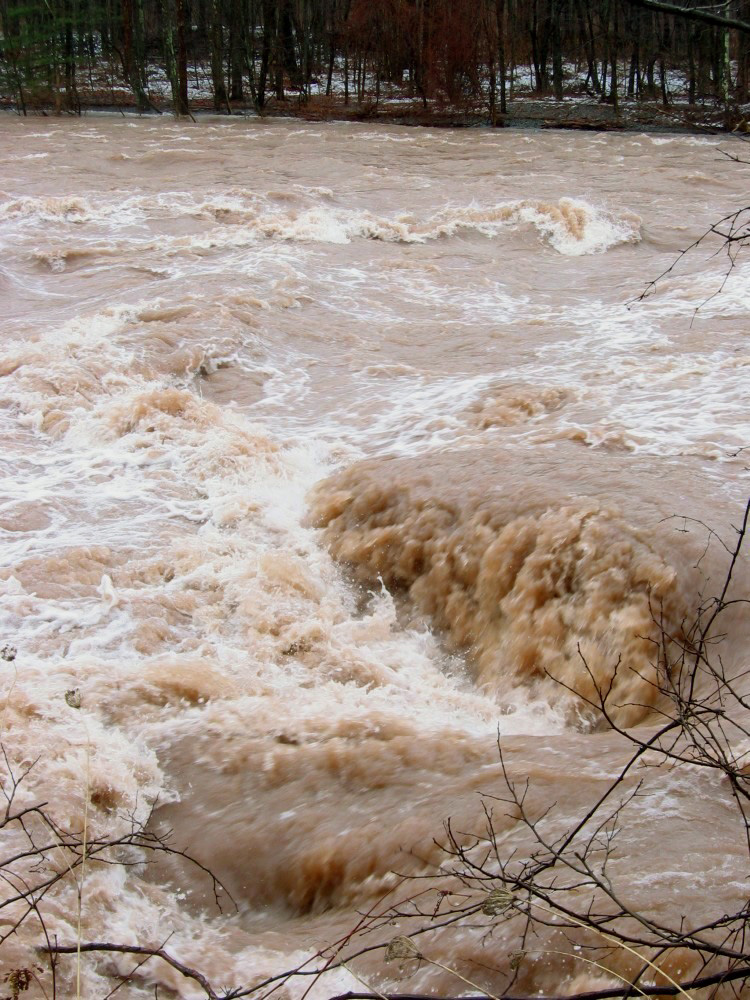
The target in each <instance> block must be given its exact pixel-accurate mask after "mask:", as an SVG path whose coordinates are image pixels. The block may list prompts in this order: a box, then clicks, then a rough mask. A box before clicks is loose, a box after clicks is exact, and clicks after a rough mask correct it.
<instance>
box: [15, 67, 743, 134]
mask: <svg viewBox="0 0 750 1000" xmlns="http://www.w3.org/2000/svg"><path fill="white" fill-rule="evenodd" d="M149 99H150V101H151V104H152V109H153V110H152V111H150V112H147V113H148V114H153V115H159V114H167V115H169V114H171V113H172V103H171V99H170V97H169V96H168V94H167V93H166V92H165V91H164V88H163V86H162V88H161V90H157V89H153V88H152V89H151V90H150V93H149ZM78 101H79V106H78V109H76V110H75V111H71V110H67V111H66V110H64V109H58V108H56V107H55V105H54V103H53V102H52V101H51V100H49V101H45V100H39V101H38V103H37V105H36V106H33V107H32V106H29V107H27V114H28V115H34V116H43V117H46V116H49V115H55V114H66V113H67V114H75V113H79V112H80V113H81V114H86V113H102V112H110V113H121V114H138V110H137V108H136V106H135V104H134V103H133V99H132V93H131V92H130V91H129V90H128V89H126V88H124V87H122V86H114V85H112V84H110V85H109V86H107V87H106V88H105V87H97V86H95V87H89V88H83V87H82V88H80V89H79V91H78ZM189 103H190V112H191V114H192V115H193V116H202V115H205V114H216V113H217V112H216V109H215V107H214V102H213V99H212V97H211V95H210V92H209V90H208V89H207V88H206V86H205V82H204V81H201V80H200V78H198V77H196V78H195V83H194V84H193V86H192V87H191V95H190V102H189ZM0 108H3V109H5V110H7V111H11V112H13V111H16V110H17V108H16V106H15V105H14V104H13V102H12V101H11V100H10V99H9V98H7V97H6V98H0ZM224 113H225V114H227V115H230V114H231V115H233V116H240V117H253V118H255V117H263V118H296V119H299V120H301V121H308V122H324V121H353V122H377V123H380V124H384V125H404V126H421V127H431V128H481V127H488V126H491V125H493V124H494V126H495V127H497V128H531V129H534V128H553V129H565V130H581V131H602V132H609V131H622V132H630V131H636V132H643V131H645V132H651V131H659V132H674V133H685V132H687V133H699V134H708V135H715V134H720V133H723V132H732V131H737V132H744V131H745V130H746V128H747V124H746V121H747V118H748V116H750V104H748V105H737V104H731V105H729V106H727V107H722V106H719V105H717V104H715V103H714V102H712V101H708V102H704V103H696V104H692V105H691V104H689V103H688V101H687V99H686V98H683V97H681V96H677V95H676V96H674V97H673V99H672V100H671V101H670V103H669V104H667V105H664V104H663V103H662V102H661V101H643V100H633V99H630V100H628V99H623V100H621V101H620V102H619V106H618V107H617V109H615V108H614V106H613V105H612V104H611V103H609V102H605V101H602V100H601V99H599V98H598V97H597V96H596V95H589V94H585V93H581V94H569V95H566V96H565V98H564V99H563V100H562V101H557V100H555V99H554V98H553V97H544V96H541V97H540V96H538V95H536V94H534V93H532V92H530V91H529V92H526V91H522V92H521V93H520V94H519V95H518V96H515V97H514V98H513V99H512V100H510V101H508V107H507V113H506V114H497V115H496V116H495V119H494V122H493V120H492V116H491V115H490V113H489V111H488V108H487V106H486V103H480V102H475V103H471V102H466V103H463V104H461V105H450V104H446V103H443V102H438V101H429V102H427V104H425V103H424V102H423V101H422V100H421V99H420V98H418V97H415V96H412V95H409V94H398V95H395V96H394V94H393V93H391V94H389V95H387V96H384V97H380V98H376V97H374V96H370V97H366V98H365V100H363V101H356V100H349V101H346V100H345V99H344V96H343V94H338V93H336V94H333V95H331V96H325V95H324V94H315V93H313V94H312V95H309V96H307V97H306V98H304V99H303V98H302V97H301V96H300V95H299V94H297V93H294V92H293V91H292V92H290V93H288V95H287V96H286V97H285V98H284V99H283V100H278V99H277V98H273V97H272V98H270V99H269V100H268V101H267V103H266V107H265V109H264V111H263V113H262V115H259V113H258V112H257V111H256V110H255V109H254V107H253V105H252V103H251V102H250V101H249V100H243V101H231V102H229V103H228V105H227V107H226V109H225V111H224Z"/></svg>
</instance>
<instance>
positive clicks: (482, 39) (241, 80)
mask: <svg viewBox="0 0 750 1000" xmlns="http://www.w3.org/2000/svg"><path fill="white" fill-rule="evenodd" d="M672 11H677V13H673V12H672ZM748 22H750V0H721V2H714V3H705V2H704V0H684V2H683V3H682V4H680V7H679V9H678V8H676V7H673V6H672V5H670V4H662V3H658V2H656V0H590V2H587V0H0V99H2V100H3V102H4V103H5V105H6V106H10V107H12V108H13V109H15V110H16V111H18V112H19V113H21V114H26V113H27V112H28V111H31V110H37V109H53V110H55V111H57V112H74V113H75V112H80V111H81V109H82V108H84V107H92V106H99V107H101V106H121V107H124V106H129V107H134V108H135V109H137V110H138V111H152V110H157V109H165V108H169V109H171V110H172V111H174V112H175V113H176V114H180V115H183V114H189V113H191V111H193V110H196V109H207V110H214V111H217V112H231V111H242V110H245V109H251V110H255V111H256V112H260V113H268V112H273V111H274V110H275V111H276V112H278V111H279V110H284V111H285V112H287V113H288V112H289V111H292V112H294V111H295V110H296V111H297V112H299V111H300V110H301V109H302V110H304V109H307V110H311V109H317V110H318V112H319V113H325V111H326V109H328V110H331V109H332V108H338V109H341V108H357V109H358V110H359V112H360V113H363V114H365V115H366V114H367V113H368V112H372V111H373V109H382V108H383V107H386V106H388V105H390V107H391V111H392V112H393V113H394V114H395V113H396V112H397V111H398V107H397V105H398V104H399V102H401V103H402V104H408V103H411V104H412V106H413V107H417V108H420V109H422V110H423V111H425V112H427V111H429V110H431V109H432V110H437V111H439V110H441V109H442V110H444V109H446V108H448V109H454V110H457V111H459V112H464V113H466V114H474V115H478V116H479V117H480V119H481V120H482V121H488V122H490V123H492V124H502V123H503V120H504V117H505V116H506V115H507V114H508V111H509V105H511V103H512V102H513V101H514V100H517V99H519V98H524V97H525V98H527V99H528V98H530V97H534V98H549V99H551V100H553V101H556V102H563V101H564V100H566V99H572V98H576V97H577V98H578V99H581V98H585V99H587V100H589V101H594V102H601V104H602V106H609V107H610V108H611V109H612V110H613V112H614V114H615V115H617V114H618V112H619V110H620V107H621V105H622V104H623V103H628V102H631V103H632V102H641V103H643V102H652V103H656V104H658V105H661V106H662V107H667V106H670V105H674V104H675V102H676V103H678V104H682V105H685V106H686V107H688V108H689V107H693V106H697V105H699V104H705V103H706V102H708V103H711V104H713V105H714V106H721V107H723V108H725V109H729V108H733V110H732V113H731V114H730V115H729V117H728V118H727V120H726V124H728V126H729V127H735V126H736V125H737V123H738V122H741V121H742V113H741V110H739V109H738V107H737V106H739V105H742V104H743V103H744V102H746V101H748V96H749V92H750V24H749V23H748Z"/></svg>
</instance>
